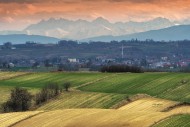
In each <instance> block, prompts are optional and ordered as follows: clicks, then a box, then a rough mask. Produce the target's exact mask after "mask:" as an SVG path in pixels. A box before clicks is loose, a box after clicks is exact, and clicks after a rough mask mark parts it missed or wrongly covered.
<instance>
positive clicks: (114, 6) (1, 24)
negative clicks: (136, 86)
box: [0, 0, 190, 31]
mask: <svg viewBox="0 0 190 127" xmlns="http://www.w3.org/2000/svg"><path fill="white" fill-rule="evenodd" d="M97 17H103V18H105V19H108V20H109V21H110V22H117V21H122V22H126V21H138V22H141V21H147V20H151V19H154V18H157V17H163V18H168V19H170V20H171V21H176V20H177V21H181V20H185V19H188V18H190V0H0V30H1V31H2V30H22V29H24V28H25V27H26V26H28V25H29V24H33V23H37V22H39V21H40V20H42V19H49V18H66V19H71V20H77V19H85V20H89V21H91V20H93V19H95V18H97Z"/></svg>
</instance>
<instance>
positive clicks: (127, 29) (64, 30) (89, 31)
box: [23, 17, 174, 40]
mask: <svg viewBox="0 0 190 127" xmlns="http://www.w3.org/2000/svg"><path fill="white" fill-rule="evenodd" d="M173 25H174V23H172V22H170V21H169V20H168V19H165V18H156V19H154V20H151V21H147V22H126V23H123V22H117V23H110V22H109V21H108V20H106V19H104V18H102V17H99V18H97V19H95V20H93V21H92V22H89V21H86V20H76V21H72V20H67V19H62V18H61V19H54V18H51V19H49V20H42V21H40V22H39V23H37V24H33V25H30V26H28V27H27V28H26V29H25V30H24V31H23V32H24V33H27V34H28V35H30V34H33V35H42V36H51V37H56V38H68V39H73V40H80V39H84V38H91V37H96V36H105V35H112V36H120V35H126V34H132V33H137V32H144V31H149V30H156V29H161V28H166V27H170V26H173Z"/></svg>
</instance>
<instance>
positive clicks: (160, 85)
mask: <svg viewBox="0 0 190 127" xmlns="http://www.w3.org/2000/svg"><path fill="white" fill-rule="evenodd" d="M183 81H184V82H183ZM79 89H80V90H83V91H91V92H103V93H120V94H130V95H135V94H139V93H141V94H148V95H151V96H154V97H158V98H164V99H170V100H174V101H181V102H184V101H186V102H190V75H189V74H187V73H143V74H131V73H126V74H120V75H117V76H115V77H112V78H111V79H110V78H108V79H105V80H102V81H99V82H96V83H93V84H91V85H87V86H83V87H80V88H79ZM176 93H178V94H176Z"/></svg>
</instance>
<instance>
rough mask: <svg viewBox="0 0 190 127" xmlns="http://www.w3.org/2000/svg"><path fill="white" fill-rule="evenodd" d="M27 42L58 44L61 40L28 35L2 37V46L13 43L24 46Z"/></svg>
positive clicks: (0, 37)
mask: <svg viewBox="0 0 190 127" xmlns="http://www.w3.org/2000/svg"><path fill="white" fill-rule="evenodd" d="M27 41H30V42H39V43H42V44H43V43H44V44H48V43H54V44H55V43H57V42H58V41H59V39H57V38H54V37H47V36H40V35H26V34H10V35H0V45H2V44H3V43H5V42H12V43H13V44H24V43H26V42H27Z"/></svg>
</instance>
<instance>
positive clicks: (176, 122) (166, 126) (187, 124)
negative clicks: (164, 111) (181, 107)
mask: <svg viewBox="0 0 190 127" xmlns="http://www.w3.org/2000/svg"><path fill="white" fill-rule="evenodd" d="M153 127H190V115H188V114H186V115H176V116H173V117H171V118H168V119H166V120H164V121H162V122H160V123H158V124H156V125H154V126H153Z"/></svg>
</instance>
